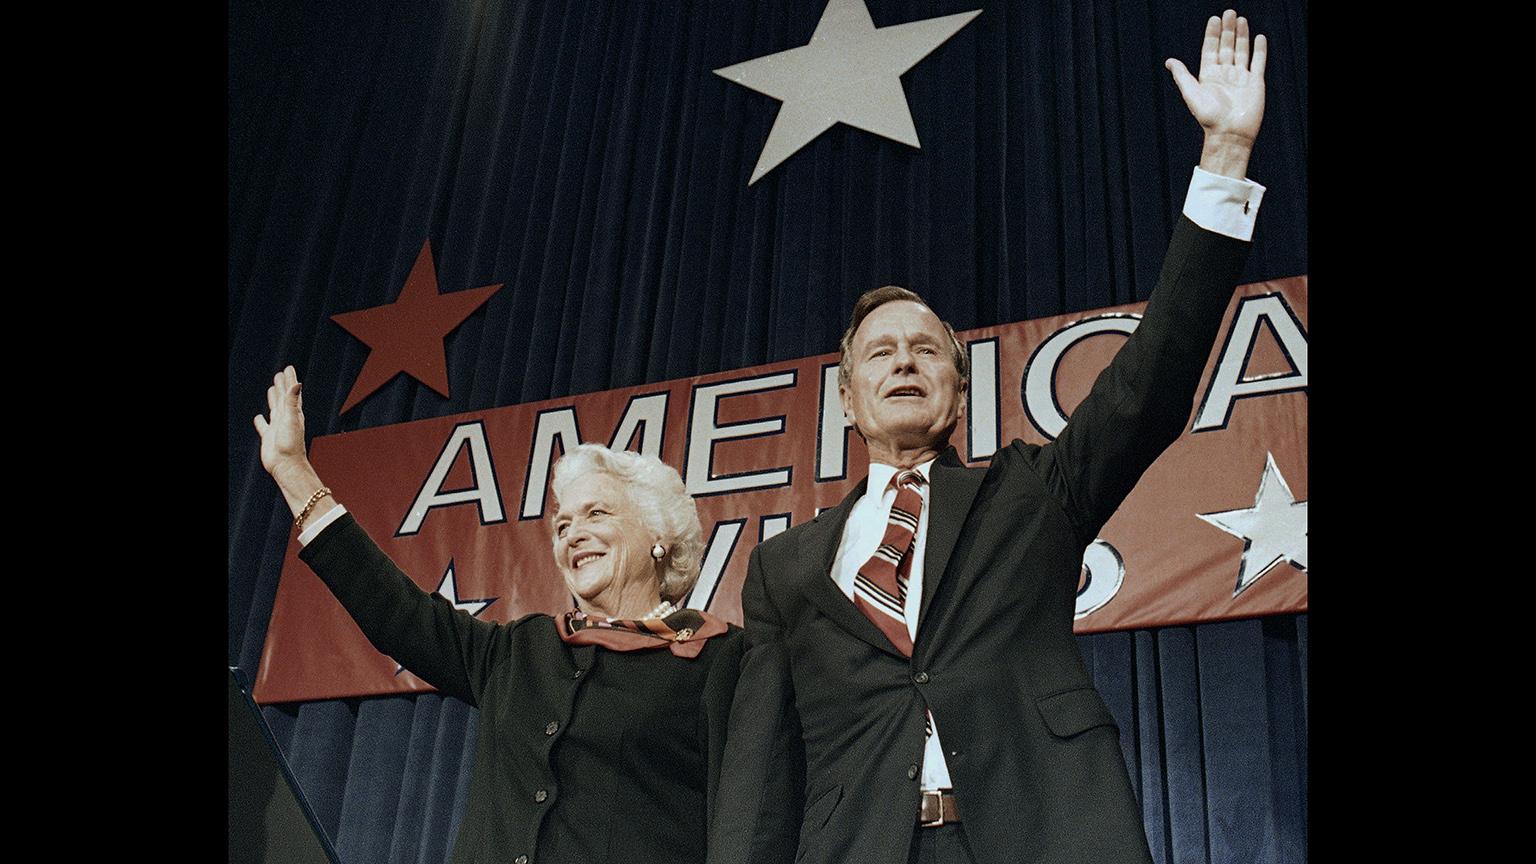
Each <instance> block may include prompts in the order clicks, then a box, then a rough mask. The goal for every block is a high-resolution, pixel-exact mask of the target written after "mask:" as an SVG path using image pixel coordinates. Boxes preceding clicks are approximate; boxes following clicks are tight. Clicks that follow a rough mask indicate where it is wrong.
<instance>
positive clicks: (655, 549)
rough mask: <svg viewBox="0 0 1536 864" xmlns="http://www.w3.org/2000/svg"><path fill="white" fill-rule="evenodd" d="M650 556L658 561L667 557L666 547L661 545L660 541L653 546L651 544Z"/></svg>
mask: <svg viewBox="0 0 1536 864" xmlns="http://www.w3.org/2000/svg"><path fill="white" fill-rule="evenodd" d="M651 557H652V558H655V559H656V560H657V561H660V560H661V559H663V558H665V557H667V547H665V546H663V545H661V544H660V543H657V544H656V545H655V546H652V547H651Z"/></svg>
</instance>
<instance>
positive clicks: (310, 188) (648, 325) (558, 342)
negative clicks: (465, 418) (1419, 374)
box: [227, 0, 1308, 862]
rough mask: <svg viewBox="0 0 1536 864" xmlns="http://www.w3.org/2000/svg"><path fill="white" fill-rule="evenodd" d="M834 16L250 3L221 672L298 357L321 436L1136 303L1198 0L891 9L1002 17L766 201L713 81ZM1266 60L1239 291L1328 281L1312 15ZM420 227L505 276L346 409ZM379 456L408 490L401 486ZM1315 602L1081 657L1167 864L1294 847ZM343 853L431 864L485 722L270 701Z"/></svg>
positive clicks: (257, 644)
mask: <svg viewBox="0 0 1536 864" xmlns="http://www.w3.org/2000/svg"><path fill="white" fill-rule="evenodd" d="M824 6H825V0H773V2H768V0H752V2H747V0H743V2H733V3H706V2H684V0H676V2H674V0H667V2H653V3H612V4H609V3H580V2H558V0H529V2H515V3H512V2H492V0H457V2H454V0H448V2H441V0H437V2H418V3H405V2H397V0H351V2H344V3H325V4H315V3H298V2H291V0H267V2H257V3H233V4H230V6H229V28H230V29H229V70H228V72H229V93H228V107H229V138H228V171H229V199H228V230H229V256H228V283H229V284H228V290H229V294H228V315H229V318H228V321H229V324H228V326H229V329H228V334H227V337H228V338H227V344H228V349H229V354H228V364H229V365H228V380H229V386H230V389H229V409H228V423H229V476H228V483H229V512H228V526H229V536H228V568H229V646H228V647H229V662H230V664H231V665H240V666H242V667H245V668H246V669H249V670H254V669H255V667H256V664H257V661H258V659H259V657H260V652H261V647H262V643H263V640H264V638H265V634H266V625H267V620H268V618H269V617H270V614H271V609H272V602H273V598H274V596H275V593H276V589H277V577H278V572H279V570H280V567H281V561H282V555H283V551H284V549H285V544H286V542H287V540H288V531H289V525H290V520H289V516H288V513H287V511H286V508H285V507H284V505H283V503H282V500H281V498H280V496H278V495H277V494H276V490H275V488H274V487H273V484H272V483H271V481H270V480H269V479H268V478H267V477H266V475H265V474H264V472H263V471H262V469H261V465H260V461H259V459H258V458H257V456H256V437H255V434H254V431H253V430H252V428H251V422H250V418H251V417H252V415H254V414H256V413H257V412H258V411H263V410H265V401H264V397H263V393H264V391H265V388H266V386H267V384H268V383H270V378H271V375H272V373H274V372H275V371H277V370H278V369H279V368H281V367H282V365H283V364H285V363H293V364H294V365H295V366H296V367H297V368H298V369H299V370H300V375H301V377H302V378H303V380H304V382H305V390H304V395H305V408H306V412H307V422H308V430H309V432H310V433H311V434H314V435H320V434H330V433H335V432H341V431H347V430H353V429H360V428H367V427H372V426H379V425H384V424H391V423H400V422H404V421H407V420H412V419H417V418H422V417H433V416H441V415H444V414H451V413H457V412H464V411H473V410H480V409H485V408H490V407H494V406H501V405H512V404H517V403H521V402H527V401H532V400H539V399H547V398H552V397H559V396H564V395H570V394H575V393H583V392H591V391H595V390H602V389H607V388H611V387H620V386H628V385H633V384H639V383H642V382H647V381H660V380H667V379H671V378H677V377H682V376H687V375H694V374H701V373H708V372H713V371H718V370H723V369H731V368H737V367H741V366H747V365H753V364H759V363H767V362H772V361H777V360H784V359H790V358H795V357H802V356H806V355H810V354H815V353H820V352H825V351H831V350H835V348H836V345H837V340H838V337H839V336H840V335H841V330H842V327H843V326H844V323H845V321H846V316H847V312H848V310H849V309H850V308H851V306H852V303H853V300H854V299H855V298H856V297H857V296H858V295H859V294H860V293H862V292H863V291H865V290H867V289H869V288H872V287H877V286H879V285H882V284H888V283H896V284H901V285H906V286H909V287H912V288H914V289H916V290H917V291H919V292H921V293H923V294H924V295H925V296H927V297H928V298H929V299H930V301H931V302H932V303H933V305H934V306H935V307H936V309H937V310H938V311H939V313H940V314H941V315H943V316H944V317H946V318H947V319H949V320H950V321H951V322H953V323H954V324H955V326H956V327H958V328H961V329H965V328H969V327H977V326H986V325H991V324H998V323H1005V322H1011V321H1018V320H1023V319H1026V318H1034V317H1040V316H1045V315H1056V314H1063V313H1068V312H1075V311H1081V310H1087V309H1094V308H1099V307H1103V306H1108V305H1112V304H1116V303H1125V302H1131V301H1135V300H1143V299H1146V297H1147V296H1148V294H1149V292H1150V291H1151V289H1152V287H1153V285H1154V284H1155V282H1156V277H1157V271H1158V268H1159V266H1160V264H1161V258H1162V253H1163V250H1164V248H1165V246H1166V243H1167V240H1168V237H1169V234H1170V232H1171V230H1172V225H1173V222H1174V220H1175V219H1176V217H1177V215H1178V212H1179V207H1180V204H1181V202H1182V199H1183V194H1184V189H1185V186H1186V185H1187V183H1188V179H1189V172H1190V169H1191V167H1192V166H1193V165H1194V163H1195V161H1196V160H1197V158H1198V154H1199V145H1200V132H1199V129H1198V127H1197V126H1196V124H1195V123H1194V121H1193V120H1192V119H1190V118H1189V116H1188V114H1187V112H1186V110H1185V108H1184V106H1183V104H1182V102H1181V100H1180V99H1179V97H1178V94H1177V91H1176V89H1175V88H1174V87H1173V86H1172V84H1171V83H1170V82H1169V80H1168V77H1167V73H1166V72H1164V71H1163V69H1162V62H1163V59H1164V58H1166V57H1170V56H1176V57H1179V58H1181V59H1183V60H1184V62H1185V63H1186V64H1188V65H1190V66H1191V67H1192V68H1193V67H1194V66H1195V64H1196V62H1197V60H1198V48H1199V35H1200V33H1201V30H1202V27H1203V22H1204V20H1205V18H1206V16H1208V15H1210V14H1217V13H1219V12H1220V11H1221V9H1222V8H1223V7H1222V6H1221V5H1220V4H1210V5H1209V6H1208V7H1206V6H1202V5H1199V4H1189V3H1187V2H1181V0H1098V2H1067V0H1039V2H1033V0H1027V2H1007V3H985V2H983V0H942V2H941V0H903V2H886V0H868V7H869V10H870V13H871V15H872V17H873V19H874V22H875V24H876V25H877V26H888V25H892V24H897V23H902V22H906V21H912V20H916V19H920V18H928V17H934V16H938V15H946V14H952V13H955V12H962V11H966V10H969V9H974V8H981V9H982V10H983V12H982V14H981V15H980V16H978V17H977V18H976V19H975V20H974V21H973V22H972V23H971V24H969V25H968V26H967V27H965V28H964V29H962V30H961V31H960V32H958V33H957V34H956V35H955V36H954V37H952V38H951V39H950V40H949V41H948V42H946V43H945V44H944V45H942V46H940V47H939V48H938V49H937V50H935V51H934V52H933V53H932V54H931V55H929V56H928V57H927V58H926V59H924V60H923V61H922V62H920V63H919V64H918V65H917V66H916V67H914V68H913V70H912V71H910V72H908V73H907V74H906V75H905V76H904V77H903V84H904V87H905V90H906V93H907V96H908V101H909V103H910V105H911V109H912V115H913V120H914V123H915V125H916V128H917V131H918V135H919V137H920V139H921V142H922V147H921V149H913V148H910V147H907V146H905V145H902V144H898V143H896V142H893V141H889V140H886V139H883V138H879V137H877V136H874V135H872V134H869V133H866V132H862V131H858V130H854V129H851V128H849V127H846V126H838V127H835V128H833V129H831V130H829V131H828V132H826V133H824V134H822V135H821V136H820V137H818V138H817V139H816V140H815V141H813V142H812V143H811V144H809V145H807V146H806V147H805V148H804V149H803V150H801V151H800V152H799V153H797V154H795V155H794V156H792V157H791V158H789V159H788V160H787V161H786V162H785V163H784V164H782V165H780V166H779V167H778V168H776V169H774V170H773V171H772V172H770V173H769V174H768V175H766V176H765V177H764V178H763V179H761V180H759V181H758V182H757V183H756V184H754V185H752V186H750V187H749V186H748V185H747V178H748V177H749V176H750V173H751V169H752V166H753V164H754V163H755V162H756V159H757V155H758V152H759V151H760V149H761V147H762V143H763V141H764V140H765V139H766V137H767V134H768V130H769V128H770V127H771V125H772V122H773V118H774V115H775V113H776V111H777V103H776V102H774V100H772V99H770V98H768V97H766V96H762V95H760V94H757V93H753V92H751V91H748V90H746V89H745V88H742V87H739V86H737V85H735V84H732V83H730V82H728V81H726V80H725V79H723V78H721V77H719V76H716V75H714V74H713V73H712V72H711V71H710V70H712V69H716V68H720V67H723V66H727V65H730V64H732V63H736V62H740V61H742V60H747V59H751V58H754V57H758V56H762V55H764V54H769V53H773V52H776V51H781V50H784V49H787V48H791V47H795V46H798V45H802V44H804V43H805V42H806V41H808V40H809V38H810V34H811V32H812V31H813V30H814V29H815V25H816V21H817V19H818V18H819V17H820V15H821V11H822V8H823V7H824ZM1239 11H1240V12H1242V13H1244V14H1245V15H1247V16H1248V17H1249V18H1250V20H1251V21H1252V24H1253V27H1254V30H1255V31H1256V32H1262V33H1265V34H1266V35H1267V36H1268V38H1269V44H1270V60H1269V70H1268V74H1267V76H1266V77H1267V81H1268V87H1269V92H1268V102H1269V104H1268V110H1267V113H1266V116H1265V122H1264V130H1263V132H1262V134H1261V136H1260V140H1259V144H1258V148H1257V150H1256V152H1255V153H1254V157H1253V160H1252V162H1251V164H1250V169H1249V175H1250V176H1251V177H1253V178H1254V179H1256V180H1258V181H1259V182H1262V183H1264V184H1265V185H1266V186H1268V187H1269V191H1268V193H1267V194H1266V196H1265V199H1264V205H1263V213H1262V215H1261V217H1260V220H1259V227H1258V231H1257V233H1256V235H1255V240H1254V247H1253V251H1252V254H1251V256H1250V258H1249V261H1248V264H1247V268H1246V270H1245V272H1244V275H1243V281H1245V282H1251V281H1258V280H1262V279H1269V278H1279V277H1284V276H1292V275H1298V274H1302V273H1306V272H1307V223H1306V207H1307V146H1308V144H1307V142H1308V137H1307V121H1308V116H1307V86H1308V84H1307V75H1306V71H1307V66H1306V62H1307V44H1306V27H1307V8H1306V4H1305V2H1302V0H1283V2H1281V0H1276V2H1259V3H1255V4H1253V5H1251V6H1246V7H1243V8H1240V9H1239ZM423 241H430V243H431V245H432V249H433V253H434V259H435V263H436V272H437V278H438V283H439V287H440V289H441V290H442V291H445V292H447V291H454V290H462V289H466V288H471V287H477V286H481V285H488V284H494V283H501V284H503V286H504V287H503V288H502V289H501V291H499V292H498V293H497V294H496V295H495V296H494V297H493V298H492V299H491V300H490V301H488V302H487V303H486V304H485V305H484V306H483V307H482V308H481V309H480V310H479V311H477V312H476V313H475V314H473V315H471V316H470V317H469V318H468V319H467V320H466V321H465V322H464V324H463V325H462V326H460V327H459V328H458V329H457V330H456V331H454V332H453V333H452V334H450V335H449V336H448V337H447V339H446V340H445V342H444V347H445V350H446V352H447V360H448V371H449V382H450V394H451V395H450V397H449V398H443V397H441V396H439V395H438V394H436V393H434V392H432V391H431V390H429V389H428V388H426V387H425V386H423V385H421V384H419V383H418V382H416V381H415V380H414V379H411V378H409V377H407V376H399V377H397V378H395V379H394V380H393V381H391V382H389V383H388V384H386V385H385V386H384V387H383V388H381V389H380V390H379V391H378V392H377V393H375V394H373V395H372V396H370V397H369V398H367V399H365V400H364V401H363V402H362V403H361V404H360V405H358V406H357V407H355V408H353V409H351V410H349V411H348V412H347V413H346V414H344V415H340V414H339V411H340V408H341V405H342V403H343V400H344V399H345V398H346V396H347V393H348V390H349V389H350V387H351V386H352V382H353V380H354V378H355V377H356V376H357V374H358V371H359V370H360V369H361V367H362V363H363V360H364V358H365V357H366V356H367V353H368V349H367V348H366V346H364V345H362V344H361V343H359V342H358V341H357V340H355V339H353V338H352V337H351V336H349V335H348V334H347V333H346V332H345V331H343V330H342V329H341V328H340V327H338V326H337V325H335V324H334V323H332V322H331V321H330V320H329V318H330V316H332V315H334V314H337V313H341V312H347V311H352V310H355V309H362V308H367V307H371V306H377V305H380V304H383V303H387V302H391V301H393V300H394V299H395V297H396V295H397V294H398V292H399V290H400V287H401V285H402V284H403V283H404V280H405V276H406V274H407V272H409V270H410V268H411V265H412V263H413V262H414V260H415V258H416V255H417V253H418V252H419V251H420V249H421V245H422V243H423ZM382 470H387V466H384V468H383V469H382ZM1306 634H1307V616H1306V615H1299V616H1282V617H1276V618H1269V619H1262V620H1250V621H1233V622H1224V623H1218V624H1207V625H1202V626H1197V627H1189V628H1181V627H1175V628H1166V629H1163V630H1158V631H1147V632H1127V633H1108V634H1100V635H1095V636H1089V637H1081V644H1082V647H1083V652H1084V657H1085V659H1086V660H1087V661H1088V663H1089V666H1090V668H1091V669H1092V671H1093V675H1094V678H1095V681H1096V682H1097V684H1098V685H1099V687H1100V688H1101V690H1102V692H1103V693H1104V696H1105V699H1106V701H1107V702H1108V703H1109V707H1110V709H1111V711H1112V712H1113V713H1114V715H1115V717H1116V718H1117V720H1118V721H1119V723H1120V730H1121V741H1122V745H1123V746H1124V749H1125V753H1126V758H1127V762H1128V766H1129V767H1130V771H1131V776H1132V779H1133V782H1134V783H1135V784H1136V787H1137V791H1138V794H1139V795H1140V798H1141V802H1142V806H1143V809H1144V813H1145V816H1146V823H1147V831H1148V837H1149V839H1150V840H1151V845H1152V848H1153V851H1154V856H1155V857H1156V858H1157V859H1158V860H1159V861H1160V862H1205V861H1212V862H1214V861H1245V862H1246V861H1259V862H1290V861H1301V860H1305V843H1306V830H1307V816H1306V803H1307V791H1306V790H1307V785H1306V780H1307V757H1306V744H1307V714H1306V687H1307V637H1306ZM264 713H265V716H266V717H267V720H268V722H269V723H270V724H271V725H272V726H273V729H274V731H275V733H276V734H277V737H278V740H279V741H280V742H281V744H282V745H283V747H284V749H285V752H286V753H287V755H288V757H289V758H290V760H291V762H292V764H293V767H294V769H295V771H296V773H297V775H298V776H299V778H300V780H301V782H302V783H303V784H304V787H305V791H306V792H307V794H308V795H309V796H310V798H311V800H312V802H313V803H314V804H315V805H316V807H317V809H318V811H319V816H320V819H321V822H322V823H323V824H324V825H325V826H326V828H327V830H328V831H330V832H331V833H332V835H333V837H334V838H335V839H336V841H337V845H338V848H339V850H340V852H341V854H342V856H343V858H344V859H345V860H348V861H358V862H363V861H367V862H374V861H379V862H384V861H388V862H396V861H400V862H405V861H410V862H418V861H420V862H439V861H444V860H446V857H447V852H448V848H449V846H450V844H451V840H452V835H453V829H454V828H455V826H456V820H457V818H458V815H459V814H460V813H462V810H463V803H464V794H465V789H466V787H467V783H468V771H469V768H470V758H471V746H472V739H473V735H474V726H475V723H476V715H475V712H474V711H473V710H472V709H469V708H468V707H466V706H465V705H463V704H462V703H459V702H457V701H455V700H452V699H443V698H441V697H438V696H436V695H426V696H419V697H395V698H380V699H368V700H342V701H328V702H320V703H311V704H304V705H285V706H269V707H267V708H266V709H264Z"/></svg>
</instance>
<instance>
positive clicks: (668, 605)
mask: <svg viewBox="0 0 1536 864" xmlns="http://www.w3.org/2000/svg"><path fill="white" fill-rule="evenodd" d="M676 611H677V607H676V606H673V605H672V601H671V600H663V601H661V603H660V604H658V605H657V606H656V608H655V609H652V610H651V611H650V612H647V613H646V614H645V617H644V618H641V619H640V620H641V621H646V620H649V619H651V618H665V617H667V616H668V615H671V614H672V613H673V612H676Z"/></svg>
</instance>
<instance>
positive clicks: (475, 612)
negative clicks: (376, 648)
mask: <svg viewBox="0 0 1536 864" xmlns="http://www.w3.org/2000/svg"><path fill="white" fill-rule="evenodd" d="M433 593H434V594H440V595H442V597H443V599H444V600H447V601H448V602H449V603H451V604H453V608H455V609H459V610H462V611H464V612H468V613H469V617H471V618H478V617H479V616H480V613H481V612H484V611H485V610H486V607H488V606H490V605H491V604H492V603H495V602H496V601H497V600H500V599H501V598H500V597H483V598H480V599H478V600H460V599H459V584H458V582H457V581H456V580H455V579H454V576H453V559H452V558H449V559H448V569H447V570H446V571H444V572H443V579H442V581H441V582H439V583H437V589H436V590H435V591H433ZM391 659H393V658H391ZM404 671H405V666H403V665H401V664H400V663H399V662H398V661H396V663H395V674H396V675H399V674H400V673H401V672H404Z"/></svg>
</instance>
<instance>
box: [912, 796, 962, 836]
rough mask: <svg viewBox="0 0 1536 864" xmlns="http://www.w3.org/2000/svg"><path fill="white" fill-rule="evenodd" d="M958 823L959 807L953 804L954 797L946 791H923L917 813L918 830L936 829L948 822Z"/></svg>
mask: <svg viewBox="0 0 1536 864" xmlns="http://www.w3.org/2000/svg"><path fill="white" fill-rule="evenodd" d="M959 821H960V805H959V804H957V803H956V802H955V795H954V793H953V792H952V791H950V790H948V789H940V790H938V791H930V790H927V789H924V790H923V800H922V806H920V807H919V808H918V811H917V824H918V827H920V828H937V827H939V826H940V825H945V824H947V823H950V822H959Z"/></svg>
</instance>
